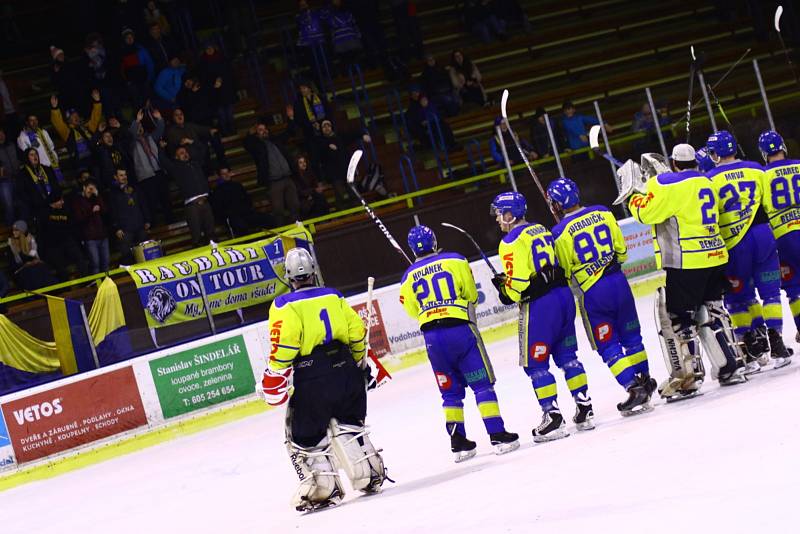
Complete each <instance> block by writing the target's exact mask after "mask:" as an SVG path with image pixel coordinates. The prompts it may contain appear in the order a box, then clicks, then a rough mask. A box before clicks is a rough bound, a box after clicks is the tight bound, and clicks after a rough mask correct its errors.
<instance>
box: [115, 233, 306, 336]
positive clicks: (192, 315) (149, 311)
mask: <svg viewBox="0 0 800 534" xmlns="http://www.w3.org/2000/svg"><path fill="white" fill-rule="evenodd" d="M294 247H303V248H308V249H310V248H311V234H310V233H309V232H308V231H307V230H306V229H305V228H303V227H302V226H298V228H297V229H293V230H290V231H289V232H287V233H285V234H281V235H279V236H276V237H273V238H269V239H262V240H260V241H255V242H253V243H246V244H241V245H229V246H209V247H204V248H201V249H195V250H192V251H189V252H186V253H184V254H177V255H173V256H168V257H165V258H158V259H155V260H151V261H148V262H145V263H140V264H136V265H131V266H128V267H126V269H127V271H128V273H129V274H130V275H131V278H133V281H134V283H135V284H136V288H137V291H138V293H139V299H140V300H141V302H142V306H143V307H144V309H145V317H147V324H148V326H150V327H151V328H159V327H162V326H169V325H175V324H179V323H182V322H185V321H191V320H194V319H198V318H202V317H205V316H206V310H205V306H204V303H203V300H204V297H205V299H206V301H207V302H208V306H209V308H210V309H211V313H212V314H220V313H226V312H231V311H236V310H239V309H241V308H246V307H248V306H253V305H256V304H263V303H266V302H270V301H272V300H273V299H274V298H275V297H277V296H278V295H281V294H283V293H286V292H288V291H289V285H288V284H287V283H286V282H285V280H284V258H285V255H286V251H287V250H289V249H291V248H294Z"/></svg>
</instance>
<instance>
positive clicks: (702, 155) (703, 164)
mask: <svg viewBox="0 0 800 534" xmlns="http://www.w3.org/2000/svg"><path fill="white" fill-rule="evenodd" d="M694 159H695V160H697V166H698V167H699V168H700V172H708V171H710V170H711V169H713V168H714V162H713V161H712V160H711V156H709V155H708V148H706V147H700V148H698V149H697V151H696V152H695V153H694Z"/></svg>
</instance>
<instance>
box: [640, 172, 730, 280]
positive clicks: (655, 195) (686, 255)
mask: <svg viewBox="0 0 800 534" xmlns="http://www.w3.org/2000/svg"><path fill="white" fill-rule="evenodd" d="M717 203H718V200H717V196H716V193H715V190H714V184H713V183H712V181H711V179H710V178H708V177H707V176H706V175H704V174H701V173H700V172H698V171H694V170H686V171H681V172H676V173H664V174H660V175H659V176H654V177H652V178H650V179H649V180H648V181H647V193H646V194H644V195H642V194H639V193H636V194H634V195H633V196H631V198H630V200H629V201H628V209H629V210H630V212H631V215H632V216H633V218H634V219H636V220H637V221H639V222H641V223H643V224H651V225H653V234H654V237H655V239H654V240H653V244H654V247H655V251H656V264H657V266H658V268H659V269H661V268H674V269H704V268H707V267H715V266H717V265H722V264H724V263H727V262H728V249H727V248H726V246H725V241H724V240H723V239H722V236H721V235H720V227H719V209H718V207H717Z"/></svg>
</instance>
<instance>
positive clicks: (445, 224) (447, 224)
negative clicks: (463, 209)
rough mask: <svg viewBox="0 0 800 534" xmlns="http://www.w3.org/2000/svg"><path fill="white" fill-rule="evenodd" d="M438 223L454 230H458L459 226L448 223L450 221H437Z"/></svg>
mask: <svg viewBox="0 0 800 534" xmlns="http://www.w3.org/2000/svg"><path fill="white" fill-rule="evenodd" d="M439 225H440V226H444V227H445V228H455V229H456V230H460V228H459V227H458V226H456V225H455V224H450V223H446V222H443V223H439Z"/></svg>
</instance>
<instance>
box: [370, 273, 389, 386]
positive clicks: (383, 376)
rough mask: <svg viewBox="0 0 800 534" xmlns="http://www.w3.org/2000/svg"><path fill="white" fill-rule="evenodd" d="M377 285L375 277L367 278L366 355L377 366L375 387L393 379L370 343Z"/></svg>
mask: <svg viewBox="0 0 800 534" xmlns="http://www.w3.org/2000/svg"><path fill="white" fill-rule="evenodd" d="M374 286H375V278H374V277H372V276H370V277H368V278H367V334H366V335H367V337H366V345H367V355H366V357H367V358H369V360H368V361H371V362H372V364H373V365H374V366H375V371H376V372H375V375H376V376H375V387H378V388H379V387H381V386H382V385H384V384H385V383H386V382H388V381H389V380H391V379H392V375H390V374H389V371H387V370H386V368H385V367H384V366H383V364H382V363H381V361H380V360H379V359H378V357H377V356H375V353H374V352H372V347H371V346H370V344H369V333H370V331H371V330H372V311H373V308H372V289H373V287H374Z"/></svg>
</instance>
